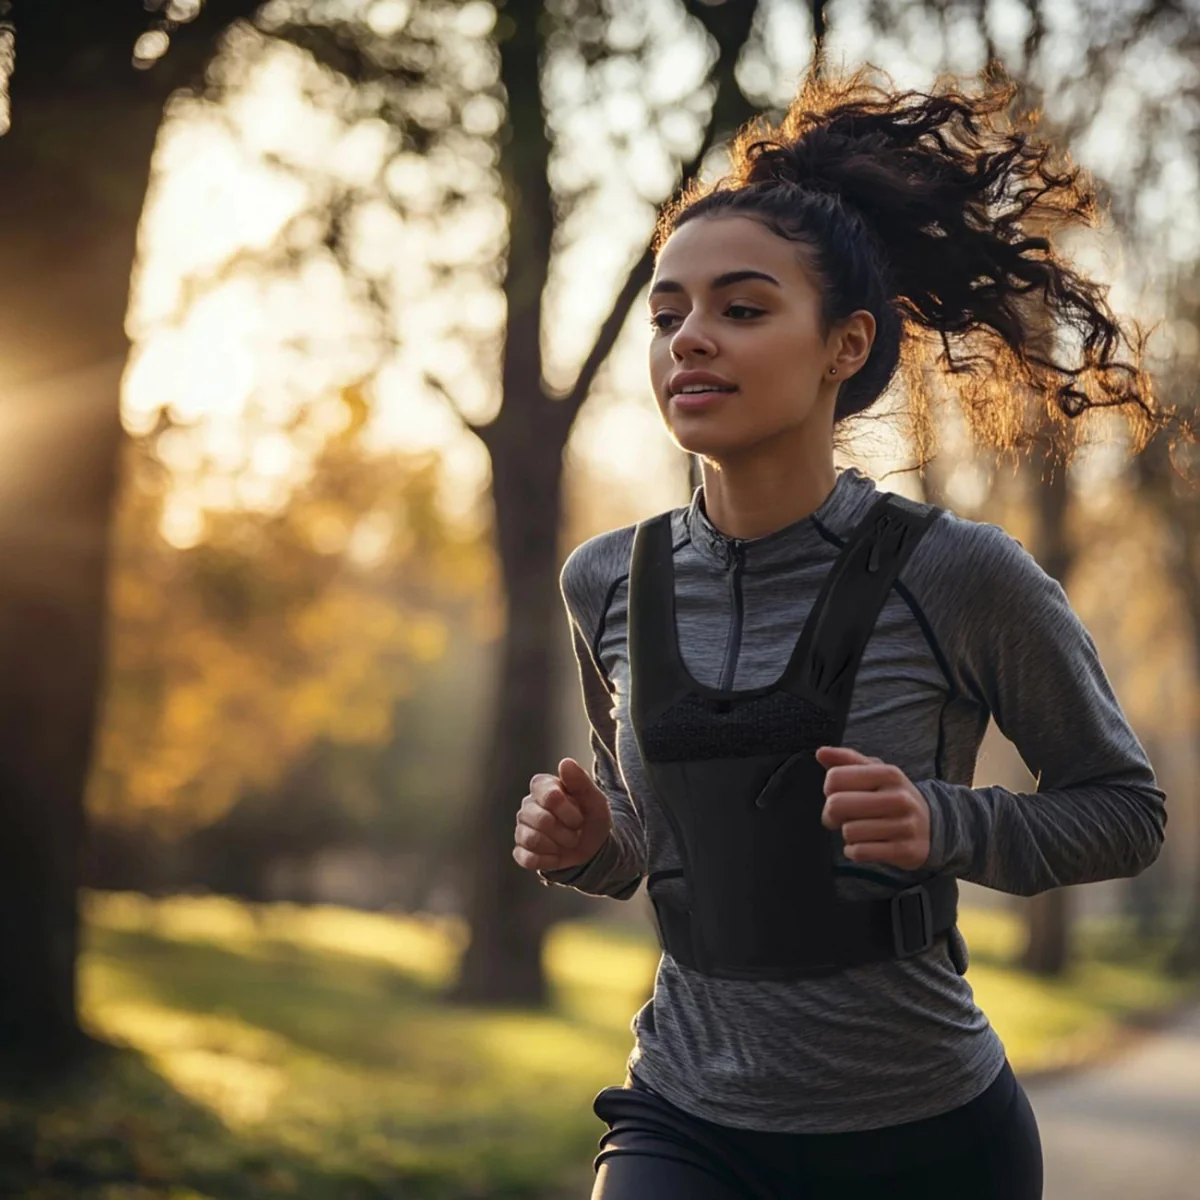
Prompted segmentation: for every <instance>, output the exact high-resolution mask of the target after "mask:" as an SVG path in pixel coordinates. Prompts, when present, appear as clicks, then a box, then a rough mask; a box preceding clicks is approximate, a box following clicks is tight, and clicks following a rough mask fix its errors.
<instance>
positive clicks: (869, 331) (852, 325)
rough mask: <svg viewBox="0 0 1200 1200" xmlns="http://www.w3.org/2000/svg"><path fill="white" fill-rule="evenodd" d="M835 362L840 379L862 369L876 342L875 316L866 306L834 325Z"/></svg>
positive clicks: (832, 346) (832, 337)
mask: <svg viewBox="0 0 1200 1200" xmlns="http://www.w3.org/2000/svg"><path fill="white" fill-rule="evenodd" d="M830 342H831V347H830V348H831V349H832V350H833V362H832V364H831V365H833V366H835V367H837V378H838V379H839V380H846V379H849V378H850V376H851V375H855V374H857V373H858V371H860V370H861V369H862V365H863V363H865V362H866V361H867V359H868V358H869V357H870V354H871V347H872V346H873V345H874V344H875V318H874V317H873V316H872V315H871V314H870V313H869V312H867V310H866V309H865V308H860V309H859V310H858V311H857V312H852V313H851V314H850V315H849V316H848V317H846V318H845V319H844V320H841V321H839V322H838V323H837V325H836V326H834V329H833V331H832V333H831V334H830Z"/></svg>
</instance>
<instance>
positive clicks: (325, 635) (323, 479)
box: [89, 395, 494, 834]
mask: <svg viewBox="0 0 1200 1200" xmlns="http://www.w3.org/2000/svg"><path fill="white" fill-rule="evenodd" d="M343 400H344V403H345V405H346V407H347V409H348V410H349V414H350V415H349V420H350V426H351V427H354V426H355V423H356V422H360V421H361V419H362V416H363V414H362V412H360V411H359V409H360V408H361V406H362V405H363V404H364V403H365V401H363V399H362V397H361V396H360V397H357V398H356V397H355V396H353V395H350V396H347V397H343ZM131 457H132V459H133V461H132V462H131V463H130V464H129V469H130V471H131V473H132V479H131V481H130V482H129V483H128V485H127V486H126V488H125V489H124V494H123V499H122V505H121V510H120V513H119V524H118V530H117V539H116V545H115V557H114V570H113V575H112V581H111V591H110V605H111V621H110V648H109V672H108V689H107V694H106V697H105V700H104V705H103V712H102V719H101V724H100V729H99V736H98V741H97V750H96V758H95V769H94V772H93V779H92V784H91V794H90V798H89V799H90V804H91V806H92V811H93V812H94V813H95V814H97V815H99V816H103V817H104V818H106V819H109V820H125V819H130V820H137V821H141V820H144V819H147V818H148V819H150V820H152V821H154V822H156V823H158V824H160V825H162V826H165V827H166V828H165V829H164V832H168V833H175V834H178V833H181V832H183V831H185V830H186V829H188V828H194V827H197V826H200V825H204V824H207V823H210V822H211V821H213V820H214V819H216V818H217V817H219V816H220V815H221V814H222V813H224V812H225V811H226V810H227V809H228V808H229V807H230V806H231V805H233V804H234V803H235V802H236V801H237V799H238V798H239V797H240V796H241V795H243V794H244V793H246V792H247V790H249V789H259V790H262V789H270V788H271V787H273V786H274V785H275V784H276V783H277V782H278V781H279V780H281V779H282V777H283V776H284V774H285V772H287V770H288V769H289V768H290V767H291V766H292V765H293V764H294V763H295V762H297V761H298V760H299V759H300V758H301V757H302V756H303V755H304V754H305V753H307V752H308V751H309V750H311V749H312V747H313V746H314V745H315V744H317V743H318V742H320V741H322V740H324V741H329V742H332V743H335V744H338V743H340V744H351V745H359V746H362V745H383V744H385V743H386V742H387V741H388V739H389V738H390V737H391V736H392V734H393V730H392V721H393V713H394V711H395V708H396V705H397V702H398V701H400V700H402V699H403V698H404V697H405V696H406V695H407V694H408V693H409V691H410V690H411V688H412V686H413V678H414V669H428V668H429V666H430V665H431V664H434V663H436V662H437V660H438V659H439V658H440V657H441V656H442V655H443V654H444V653H445V651H446V650H447V648H448V646H449V644H450V641H449V639H450V627H451V625H452V624H458V625H459V626H460V627H461V626H462V625H464V624H469V621H470V618H471V610H472V609H473V608H474V607H475V606H477V605H479V598H478V597H479V592H480V590H481V585H482V587H483V588H484V589H486V587H487V585H486V582H485V581H487V580H489V579H493V578H494V573H493V570H492V567H491V565H490V557H491V556H490V551H489V550H488V548H487V546H486V541H485V539H484V538H483V537H481V536H479V535H478V534H476V535H472V536H470V537H465V536H463V535H462V534H461V533H458V532H455V531H452V530H450V529H449V528H447V526H446V525H445V522H444V519H443V518H442V517H440V516H439V514H438V513H437V511H436V508H435V507H433V504H432V497H433V496H434V495H435V494H436V491H437V487H438V479H437V472H436V470H435V467H436V464H434V463H431V462H429V461H426V460H425V459H421V460H420V461H417V462H414V463H409V462H407V461H406V460H403V459H400V458H389V459H379V458H370V457H367V456H364V455H363V454H362V452H361V451H360V450H357V449H356V448H355V447H354V445H353V439H352V437H351V434H350V432H347V431H346V430H343V433H342V434H338V435H336V436H335V437H333V439H332V441H331V443H330V449H329V450H328V453H327V455H326V457H325V458H324V459H323V460H322V462H321V464H320V469H319V470H318V472H317V473H316V474H315V475H314V476H313V478H312V479H311V480H310V481H309V483H308V484H307V485H306V486H305V487H304V488H303V489H301V491H300V492H298V493H297V495H296V496H295V497H294V499H293V502H292V504H291V505H290V506H289V508H288V509H287V510H286V511H285V512H284V513H282V514H280V515H278V516H272V515H268V514H261V513H253V512H224V513H217V514H213V515H212V517H211V519H210V520H209V521H208V524H207V532H206V537H205V541H204V542H202V543H201V544H200V545H198V546H196V547H195V548H193V549H190V550H179V549H176V548H175V547H172V546H170V545H168V544H167V543H166V542H165V541H164V540H163V539H162V538H161V536H159V533H158V523H159V515H160V511H161V505H162V503H165V500H164V499H163V498H162V497H161V496H160V495H159V494H158V492H157V491H156V490H155V485H154V479H153V478H151V476H153V474H154V472H153V468H154V464H153V462H152V460H150V459H149V458H147V456H146V455H145V454H144V453H142V454H141V457H140V458H139V457H138V456H137V454H136V453H135V454H133V455H131ZM464 598H465V599H466V601H467V602H468V603H467V604H464Z"/></svg>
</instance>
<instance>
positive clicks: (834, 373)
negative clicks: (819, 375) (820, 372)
mask: <svg viewBox="0 0 1200 1200" xmlns="http://www.w3.org/2000/svg"><path fill="white" fill-rule="evenodd" d="M829 373H830V375H836V374H837V367H830V368H829Z"/></svg>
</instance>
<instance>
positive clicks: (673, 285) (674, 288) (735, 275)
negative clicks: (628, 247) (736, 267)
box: [650, 271, 783, 296]
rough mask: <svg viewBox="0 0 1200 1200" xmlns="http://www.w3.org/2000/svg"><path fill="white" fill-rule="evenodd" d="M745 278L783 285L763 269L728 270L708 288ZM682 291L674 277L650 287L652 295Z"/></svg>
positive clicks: (718, 276)
mask: <svg viewBox="0 0 1200 1200" xmlns="http://www.w3.org/2000/svg"><path fill="white" fill-rule="evenodd" d="M743 279H765V280H766V281H767V282H768V283H773V284H774V285H775V286H776V287H782V286H783V285H782V284H781V283H780V282H779V280H778V279H776V278H775V277H774V276H773V275H767V274H766V273H765V272H763V271H726V272H725V274H724V275H716V276H714V277H713V278H712V279H711V280H709V284H708V290H709V291H710V292H715V291H716V290H717V289H718V288H723V287H728V286H729V285H730V284H731V283H740V282H741V281H742V280H743ZM682 291H683V284H682V283H678V282H676V280H674V279H660V280H659V281H658V282H657V283H656V284H655V285H654V286H653V287H652V288H651V289H650V295H651V296H653V295H656V294H657V293H658V292H682Z"/></svg>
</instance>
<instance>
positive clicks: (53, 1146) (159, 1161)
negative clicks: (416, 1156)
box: [0, 1047, 516, 1200]
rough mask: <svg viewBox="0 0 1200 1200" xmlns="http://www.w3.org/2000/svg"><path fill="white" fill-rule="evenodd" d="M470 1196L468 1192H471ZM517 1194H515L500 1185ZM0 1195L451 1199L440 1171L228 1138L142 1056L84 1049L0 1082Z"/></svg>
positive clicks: (87, 1199) (29, 1199)
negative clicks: (74, 1058)
mask: <svg viewBox="0 0 1200 1200" xmlns="http://www.w3.org/2000/svg"><path fill="white" fill-rule="evenodd" d="M476 1194H478V1193H476ZM510 1194H511V1195H514V1196H515V1195H516V1193H510ZM0 1195H3V1196H13V1197H17V1196H19V1197H21V1198H22V1200H118V1198H119V1200H168V1198H169V1200H178V1198H181V1197H186V1198H187V1200H274V1198H277V1197H278V1198H282V1197H289V1198H293V1197H297V1196H302V1197H305V1198H306V1200H400V1198H401V1197H403V1198H404V1200H415V1198H420V1200H451V1198H457V1200H461V1198H462V1197H463V1195H464V1194H463V1193H462V1192H461V1191H455V1190H454V1186H453V1185H452V1184H450V1183H448V1182H447V1181H446V1180H445V1179H438V1178H436V1177H432V1176H429V1175H424V1176H422V1175H421V1174H420V1173H411V1174H410V1173H406V1174H405V1175H404V1176H400V1175H395V1176H394V1177H392V1178H383V1177H381V1176H380V1174H379V1171H378V1167H377V1166H375V1167H374V1168H373V1170H372V1173H371V1174H368V1173H367V1172H366V1171H365V1170H364V1171H362V1172H358V1171H356V1170H354V1169H344V1168H342V1169H330V1168H328V1167H327V1166H323V1165H322V1164H321V1163H319V1162H316V1161H314V1160H313V1159H312V1158H310V1157H308V1156H305V1155H302V1154H299V1153H297V1152H296V1151H295V1150H293V1149H289V1148H287V1147H284V1146H280V1145H278V1144H276V1143H272V1142H268V1141H266V1140H263V1141H258V1140H256V1139H254V1138H252V1137H246V1136H239V1135H237V1134H235V1133H234V1132H233V1131H231V1130H230V1129H229V1128H228V1127H227V1126H225V1125H224V1124H223V1123H222V1122H221V1121H220V1120H219V1119H217V1118H216V1117H215V1116H214V1115H213V1114H212V1113H211V1112H210V1111H208V1110H207V1109H205V1108H203V1107H202V1106H199V1105H196V1104H194V1103H193V1102H191V1101H190V1100H188V1099H187V1098H185V1097H184V1096H182V1095H181V1094H180V1093H179V1092H178V1091H177V1090H176V1089H175V1088H173V1087H172V1086H171V1085H170V1083H168V1082H167V1080H165V1079H164V1078H163V1077H162V1076H161V1075H160V1074H159V1073H158V1072H157V1071H156V1070H155V1069H154V1067H153V1066H152V1065H151V1064H150V1062H149V1061H148V1060H147V1059H146V1058H145V1057H144V1056H143V1055H141V1054H139V1053H137V1052H136V1051H133V1050H126V1049H118V1048H112V1047H106V1048H102V1049H100V1050H99V1051H96V1052H93V1053H92V1054H91V1055H90V1056H89V1057H88V1059H87V1061H86V1062H85V1063H84V1064H83V1065H82V1066H80V1067H79V1068H78V1069H77V1070H76V1071H75V1072H74V1073H73V1074H72V1075H71V1077H70V1078H68V1079H66V1080H63V1081H62V1082H59V1083H56V1084H53V1085H48V1084H42V1085H40V1086H38V1087H36V1088H29V1087H28V1086H26V1087H24V1088H21V1089H17V1088H16V1087H15V1085H13V1084H12V1083H10V1082H4V1083H0Z"/></svg>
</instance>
